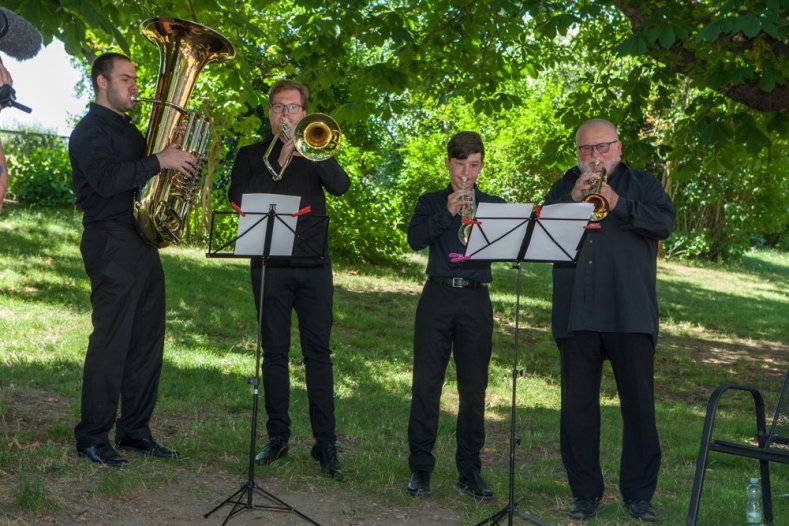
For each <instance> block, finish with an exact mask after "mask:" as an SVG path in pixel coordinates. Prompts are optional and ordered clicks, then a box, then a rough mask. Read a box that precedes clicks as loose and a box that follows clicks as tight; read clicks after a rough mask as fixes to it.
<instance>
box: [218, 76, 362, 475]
mask: <svg viewBox="0 0 789 526" xmlns="http://www.w3.org/2000/svg"><path fill="white" fill-rule="evenodd" d="M268 99H269V104H268V109H269V121H270V122H271V130H272V132H273V133H272V135H269V136H268V137H267V138H266V139H265V140H263V141H262V142H258V143H255V144H252V145H249V146H245V147H243V148H241V149H240V150H239V151H238V155H237V156H236V160H235V163H234V164H233V171H232V175H231V183H230V190H229V198H230V201H231V202H234V203H237V204H239V205H240V204H241V197H242V196H243V195H244V194H246V193H268V194H283V195H297V196H300V197H301V207H302V208H304V207H307V206H309V207H311V214H312V215H315V216H325V215H326V197H325V195H324V190H325V191H327V192H329V193H330V194H332V195H342V194H344V193H345V192H347V191H348V188H349V187H350V184H351V183H350V180H349V178H348V175H347V174H346V173H345V171H344V170H343V169H342V168H341V167H340V165H339V164H338V163H337V161H336V160H335V159H334V158H329V159H326V160H322V161H311V160H308V159H306V158H305V157H303V156H302V155H301V154H300V153H299V152H298V150H296V149H295V146H294V143H293V137H292V134H293V130H294V129H295V127H296V125H297V124H298V123H299V121H301V120H302V119H303V118H304V117H306V116H307V105H308V91H307V88H306V87H305V86H304V85H303V84H301V83H299V82H295V81H292V80H280V81H278V82H276V83H275V84H274V85H273V86H272V87H271V89H270V90H269V95H268ZM272 141H273V144H272ZM270 147H271V148H270ZM322 241H323V243H324V251H325V257H324V258H323V259H317V258H293V259H290V260H288V261H287V262H282V261H269V262H268V263H267V265H266V272H265V284H264V287H263V292H264V295H263V305H262V308H263V311H262V325H261V327H260V331H261V339H262V344H263V394H264V398H265V407H266V414H267V416H268V419H267V421H266V429H267V430H268V436H269V438H268V441H266V443H265V444H264V446H263V448H262V449H261V450H260V453H258V455H257V462H258V463H259V464H261V465H266V464H270V463H271V462H274V461H275V460H277V459H279V458H282V457H283V456H284V455H285V454H286V453H287V452H288V439H289V438H290V417H289V415H288V405H289V402H290V379H289V371H288V353H289V351H290V327H291V321H290V320H291V312H292V311H293V310H295V311H296V314H297V315H298V319H299V335H300V337H301V353H302V355H303V356H304V366H305V369H306V377H307V397H308V399H309V414H310V424H311V425H312V434H313V436H314V438H315V445H314V446H313V448H312V456H313V458H315V459H316V460H318V461H319V462H320V464H321V469H322V471H323V472H324V473H326V474H328V475H330V476H331V477H332V478H334V479H335V480H341V479H342V470H341V469H340V462H339V460H338V458H337V448H336V440H337V437H336V434H335V421H334V376H333V374H334V373H333V369H332V361H331V349H330V348H329V335H330V333H331V326H332V296H333V293H334V286H333V283H332V269H331V259H330V258H329V257H328V239H323V240H322ZM297 245H298V243H297ZM297 250H298V246H296V247H294V251H297ZM262 263H263V262H262V259H261V258H253V259H252V260H251V273H252V290H253V294H254V298H255V307H256V309H257V310H258V313H260V308H261V306H260V305H258V302H259V297H260V285H261V280H262V274H263V272H262V269H263V267H262Z"/></svg>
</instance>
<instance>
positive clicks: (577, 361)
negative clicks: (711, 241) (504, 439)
mask: <svg viewBox="0 0 789 526" xmlns="http://www.w3.org/2000/svg"><path fill="white" fill-rule="evenodd" d="M557 344H558V347H559V352H560V355H561V374H562V409H561V427H560V442H561V451H562V460H563V461H564V467H565V469H566V470H567V478H568V480H569V483H570V489H571V490H572V493H573V496H574V497H602V496H603V489H604V485H603V473H602V470H601V468H600V383H601V375H602V367H603V362H604V361H605V360H606V359H608V360H610V361H611V369H612V370H613V372H614V378H615V380H616V387H617V392H618V393H619V405H620V412H621V415H622V456H621V459H620V464H619V490H620V492H621V494H622V498H623V499H624V500H626V501H627V500H632V499H646V500H650V499H651V498H652V495H653V494H654V493H655V488H656V486H657V478H658V471H659V470H660V458H661V452H660V442H659V440H658V433H657V426H656V425H655V396H654V381H653V374H654V356H655V346H654V344H653V342H652V338H651V337H650V336H649V335H647V334H627V333H598V332H576V333H575V334H574V335H573V336H572V337H570V338H562V339H559V340H557Z"/></svg>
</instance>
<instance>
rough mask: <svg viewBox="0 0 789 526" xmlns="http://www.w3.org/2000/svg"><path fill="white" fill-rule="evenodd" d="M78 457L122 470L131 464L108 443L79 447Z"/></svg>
mask: <svg viewBox="0 0 789 526" xmlns="http://www.w3.org/2000/svg"><path fill="white" fill-rule="evenodd" d="M77 456H79V457H86V458H88V459H89V460H90V461H91V462H96V463H97V464H102V465H105V466H111V467H113V468H122V467H123V466H125V465H126V464H128V463H129V461H128V460H126V459H125V458H123V457H122V456H120V455H119V454H118V452H117V451H115V450H114V449H113V448H112V446H111V445H109V444H108V443H107V442H103V443H101V444H96V445H95V446H89V447H77Z"/></svg>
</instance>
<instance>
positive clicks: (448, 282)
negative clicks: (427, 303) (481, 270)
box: [427, 276, 488, 289]
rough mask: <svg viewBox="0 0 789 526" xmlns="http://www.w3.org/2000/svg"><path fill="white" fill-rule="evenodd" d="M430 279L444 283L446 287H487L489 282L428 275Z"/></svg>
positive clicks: (440, 283)
mask: <svg viewBox="0 0 789 526" xmlns="http://www.w3.org/2000/svg"><path fill="white" fill-rule="evenodd" d="M427 280H428V281H432V282H433V283H438V284H439V285H444V286H445V287H454V288H459V289H476V288H478V287H487V286H488V284H487V283H486V282H484V281H477V280H475V279H466V278H438V277H436V276H428V277H427Z"/></svg>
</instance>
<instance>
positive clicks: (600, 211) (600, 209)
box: [583, 162, 610, 222]
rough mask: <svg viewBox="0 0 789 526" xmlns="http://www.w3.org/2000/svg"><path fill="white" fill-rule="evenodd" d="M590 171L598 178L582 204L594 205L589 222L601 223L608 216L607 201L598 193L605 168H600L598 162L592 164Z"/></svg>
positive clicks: (602, 182) (604, 179)
mask: <svg viewBox="0 0 789 526" xmlns="http://www.w3.org/2000/svg"><path fill="white" fill-rule="evenodd" d="M598 167H599V168H598ZM592 171H593V172H594V173H596V174H597V175H598V177H597V179H595V182H594V183H593V186H592V190H591V192H590V193H588V194H586V195H585V196H584V198H583V201H584V203H592V204H593V205H594V211H593V212H592V218H591V221H594V222H597V221H602V220H603V219H605V218H606V217H607V216H608V212H609V211H610V206H609V205H608V199H606V198H605V197H603V194H601V193H600V189H601V188H602V187H603V184H605V181H606V171H605V166H600V163H599V162H596V163H593V164H592Z"/></svg>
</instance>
